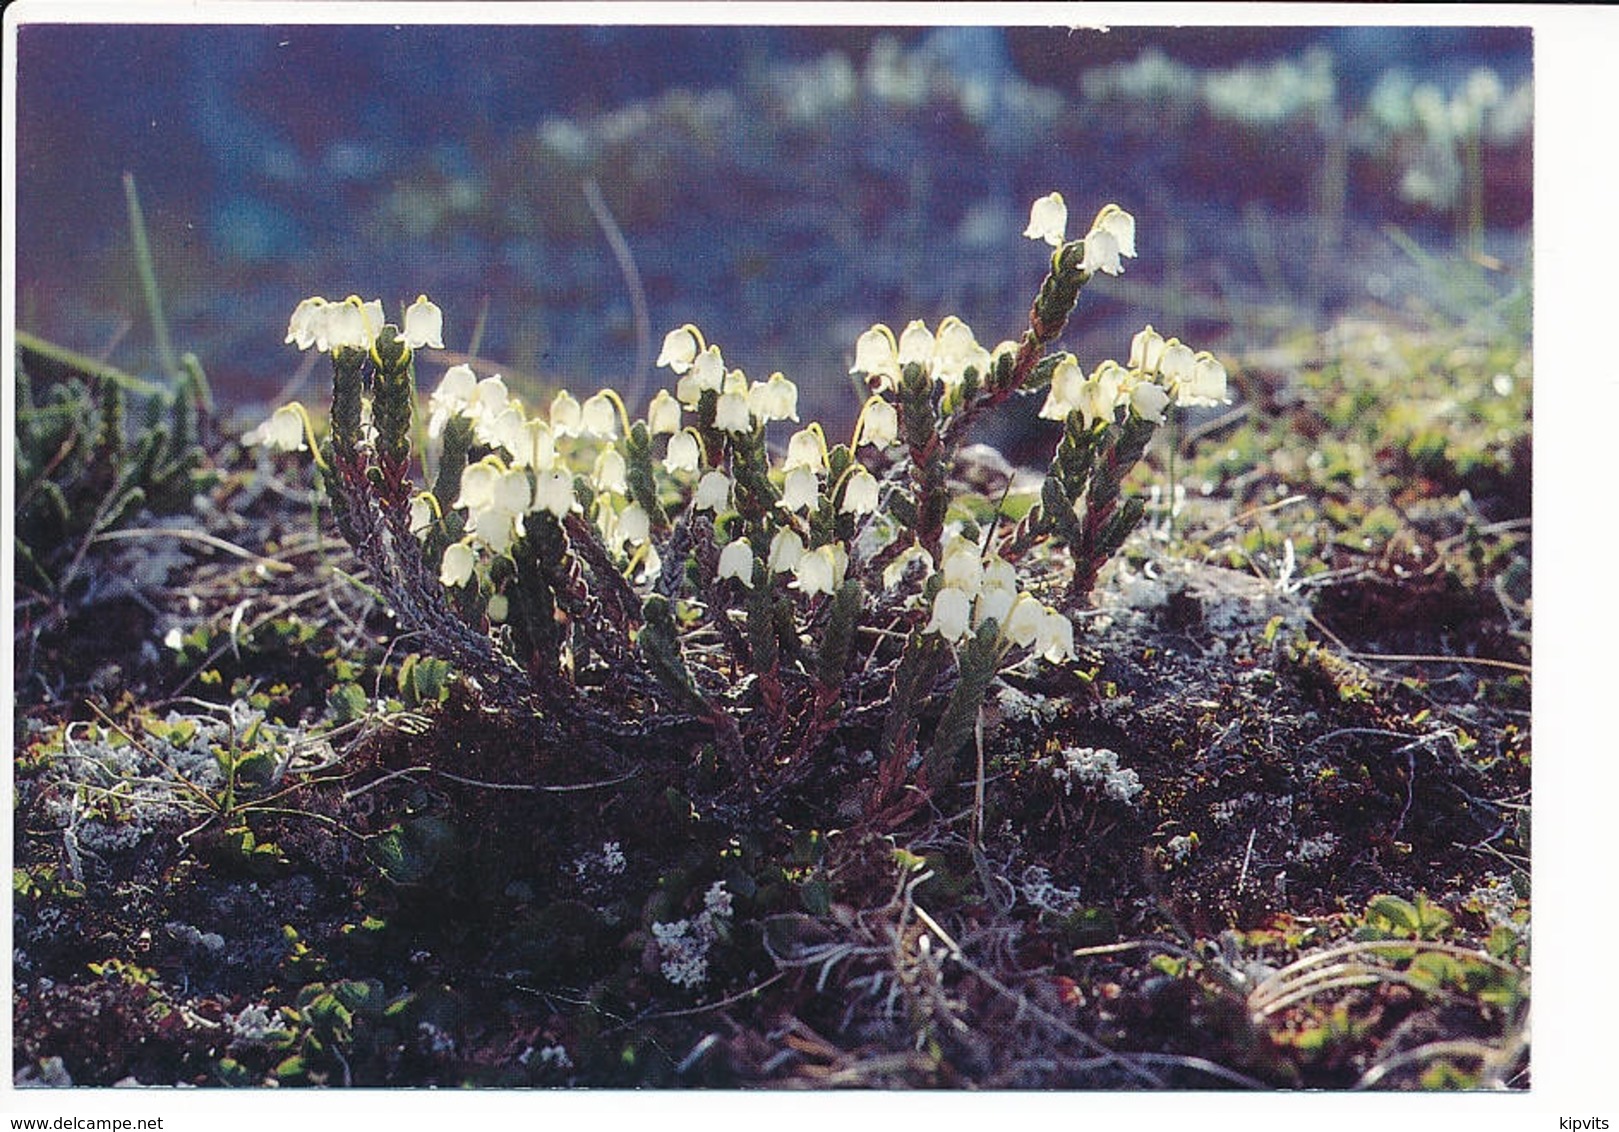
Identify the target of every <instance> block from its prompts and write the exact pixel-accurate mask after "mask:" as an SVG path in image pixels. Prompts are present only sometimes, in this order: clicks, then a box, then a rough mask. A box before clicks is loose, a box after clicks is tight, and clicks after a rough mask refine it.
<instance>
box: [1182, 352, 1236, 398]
mask: <svg viewBox="0 0 1619 1132" xmlns="http://www.w3.org/2000/svg"><path fill="white" fill-rule="evenodd" d="M1230 399H1231V398H1230V397H1229V396H1228V395H1227V392H1226V371H1225V366H1223V365H1221V364H1220V360H1219V359H1218V358H1216V357H1215V356H1214V355H1213V354H1211V353H1209V352H1208V351H1207V350H1203V351H1200V352H1199V353H1198V355H1197V359H1196V361H1195V362H1194V363H1193V365H1192V374H1191V377H1190V378H1189V379H1188V380H1186V381H1185V382H1183V383H1182V384H1181V385H1179V386H1178V387H1177V388H1176V389H1175V403H1176V404H1177V405H1193V406H1198V405H1201V406H1207V405H1224V404H1226V403H1227V402H1228V401H1229V400H1230Z"/></svg>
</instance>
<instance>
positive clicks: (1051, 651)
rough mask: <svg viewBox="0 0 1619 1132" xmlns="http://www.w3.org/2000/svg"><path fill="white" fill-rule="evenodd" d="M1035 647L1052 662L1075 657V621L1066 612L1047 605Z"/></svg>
mask: <svg viewBox="0 0 1619 1132" xmlns="http://www.w3.org/2000/svg"><path fill="white" fill-rule="evenodd" d="M1034 649H1035V651H1036V652H1038V653H1039V654H1040V655H1041V656H1043V657H1045V658H1046V659H1047V660H1049V661H1050V662H1051V663H1053V664H1056V663H1058V662H1060V661H1064V660H1073V659H1074V623H1073V622H1072V621H1070V620H1068V617H1067V615H1066V614H1064V613H1060V612H1059V611H1057V610H1055V609H1052V608H1051V607H1050V606H1047V607H1046V610H1045V617H1044V618H1042V619H1041V622H1040V632H1039V634H1038V635H1037V636H1036V637H1035V640H1034Z"/></svg>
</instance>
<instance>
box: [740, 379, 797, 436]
mask: <svg viewBox="0 0 1619 1132" xmlns="http://www.w3.org/2000/svg"><path fill="white" fill-rule="evenodd" d="M748 411H749V412H751V413H752V414H753V416H754V419H755V420H757V421H759V422H760V423H761V424H768V423H770V422H771V421H796V420H797V419H798V386H796V385H794V384H793V383H792V382H791V381H788V380H787V378H786V377H785V376H783V375H782V374H781V373H780V372H777V373H773V374H771V375H770V380H768V381H756V382H754V383H753V385H752V386H750V387H749V389H748Z"/></svg>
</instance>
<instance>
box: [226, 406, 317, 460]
mask: <svg viewBox="0 0 1619 1132" xmlns="http://www.w3.org/2000/svg"><path fill="white" fill-rule="evenodd" d="M242 443H244V444H250V445H252V444H262V445H264V446H265V447H266V448H269V449H272V450H273V451H276V452H304V451H307V450H308V447H309V446H308V445H307V444H305V443H304V415H303V413H302V412H300V411H299V406H298V405H297V403H296V402H294V403H292V404H287V405H282V406H281V407H280V408H278V409H277V410H276V411H275V412H273V413H271V414H270V418H269V420H267V421H265V422H264V423H263V424H261V425H259V426H258V427H257V428H255V429H252V430H250V431H249V432H248V433H247V434H246V435H245V436H243V437H242Z"/></svg>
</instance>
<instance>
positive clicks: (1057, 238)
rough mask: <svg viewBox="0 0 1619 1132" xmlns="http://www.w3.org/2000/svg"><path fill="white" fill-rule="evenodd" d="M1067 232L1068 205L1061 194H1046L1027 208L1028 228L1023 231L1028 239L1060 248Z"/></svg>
mask: <svg viewBox="0 0 1619 1132" xmlns="http://www.w3.org/2000/svg"><path fill="white" fill-rule="evenodd" d="M1067 231H1068V205H1067V204H1066V203H1065V202H1064V201H1063V199H1062V194H1061V193H1048V194H1046V195H1045V196H1043V197H1041V198H1040V199H1039V200H1037V201H1035V202H1034V204H1033V205H1032V206H1031V207H1030V208H1029V226H1028V227H1027V228H1025V229H1024V230H1023V234H1024V235H1025V236H1027V237H1028V238H1029V239H1031V240H1044V241H1045V242H1046V243H1048V244H1050V245H1051V246H1052V247H1054V248H1055V247H1060V246H1061V245H1062V242H1063V240H1064V239H1066V238H1067V237H1066V236H1065V235H1064V233H1066V232H1067Z"/></svg>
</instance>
